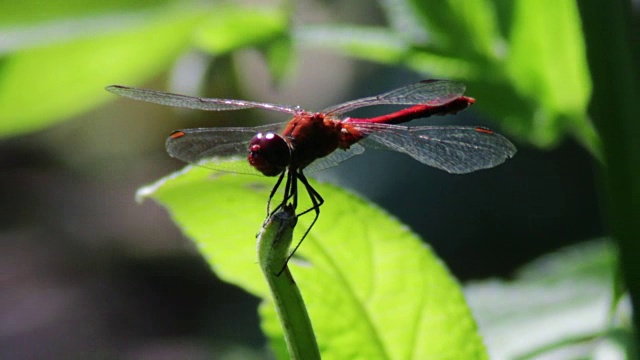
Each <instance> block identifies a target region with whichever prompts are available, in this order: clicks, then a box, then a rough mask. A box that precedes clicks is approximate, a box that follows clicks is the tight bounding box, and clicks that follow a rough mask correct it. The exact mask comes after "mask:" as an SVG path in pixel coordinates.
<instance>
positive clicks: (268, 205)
mask: <svg viewBox="0 0 640 360" xmlns="http://www.w3.org/2000/svg"><path fill="white" fill-rule="evenodd" d="M284 173H285V172H284V171H283V172H282V173H281V174H280V176H278V181H276V184H275V185H274V186H273V189H271V193H269V201H267V217H269V215H271V211H270V208H271V200H272V199H273V197H274V196H275V194H276V191H278V188H279V187H280V184H282V179H283V178H284ZM287 181H289V179H288V178H287ZM287 186H288V185H287ZM280 206H282V204H280V205H278V206H277V207H276V209H275V210H274V212H275V211H276V210H278V209H279V208H280Z"/></svg>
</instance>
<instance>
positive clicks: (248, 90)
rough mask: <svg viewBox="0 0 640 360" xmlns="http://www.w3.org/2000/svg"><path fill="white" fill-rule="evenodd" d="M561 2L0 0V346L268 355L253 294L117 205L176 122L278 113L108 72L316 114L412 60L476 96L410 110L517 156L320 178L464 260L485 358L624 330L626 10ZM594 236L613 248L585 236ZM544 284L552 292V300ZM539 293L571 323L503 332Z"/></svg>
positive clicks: (391, 81)
mask: <svg viewBox="0 0 640 360" xmlns="http://www.w3.org/2000/svg"><path fill="white" fill-rule="evenodd" d="M580 6H581V8H578V6H577V4H576V2H574V1H569V0H562V1H552V0H545V1H538V2H531V1H524V0H522V1H503V0H495V1H490V0H483V1H474V2H462V1H455V0H448V1H436V0H433V1H419V0H415V1H409V0H406V1H401V0H380V1H378V2H369V1H364V0H350V1H345V2H333V1H300V2H287V3H281V2H275V1H274V2H269V3H267V2H260V3H252V2H221V1H186V0H185V1H178V0H174V1H170V0H166V1H162V2H159V1H142V0H140V1H133V0H130V1H126V0H119V1H111V2H107V3H101V2H90V1H82V0H67V1H64V0H55V1H47V2H43V1H38V0H27V1H22V2H16V3H9V2H5V3H2V4H0V136H2V139H1V140H0V154H1V157H0V166H1V167H2V171H1V173H0V182H1V183H2V186H3V188H4V189H5V190H4V191H2V192H1V193H0V194H1V195H0V196H1V197H2V198H1V201H0V204H2V205H1V207H0V209H1V211H2V215H3V216H2V225H3V226H2V230H1V231H0V246H2V251H0V257H1V259H0V264H2V266H3V269H2V272H0V273H1V274H2V280H1V282H2V288H3V291H2V292H3V297H2V299H0V318H2V319H3V321H2V334H1V335H0V354H1V355H2V356H1V357H2V358H42V357H49V358H69V357H77V355H78V354H84V355H86V356H88V357H99V358H116V357H117V358H141V357H150V358H221V359H222V358H225V359H226V358H234V357H235V358H251V357H253V358H263V357H264V354H265V352H266V351H267V350H266V349H265V346H266V345H265V343H264V342H265V340H264V338H263V336H262V335H261V333H260V332H259V327H258V318H257V315H256V305H257V300H256V299H254V298H252V297H250V296H249V295H247V294H246V293H244V292H243V291H242V290H240V289H236V288H233V287H231V286H229V285H226V284H224V283H222V282H220V281H217V280H216V279H215V277H214V276H212V274H211V272H210V270H209V269H208V267H207V265H206V264H205V263H204V261H203V260H202V259H201V258H200V256H199V255H198V253H197V252H196V250H195V249H194V247H193V245H192V244H191V243H190V242H189V240H187V239H185V238H184V237H183V236H182V235H181V233H180V231H179V230H178V229H177V228H176V227H175V226H174V225H173V224H172V223H171V222H170V220H169V218H168V216H167V215H166V213H165V212H164V211H163V210H162V209H161V208H159V207H158V206H156V205H155V204H153V203H151V202H146V203H143V204H142V205H139V204H137V203H135V201H134V194H135V191H136V189H137V188H139V187H140V186H142V185H144V184H148V183H151V182H153V181H154V180H156V179H158V178H160V177H161V176H164V175H166V174H168V173H170V172H172V171H175V170H177V169H180V168H181V167H182V166H183V164H181V163H179V162H178V161H175V160H173V159H170V158H169V157H168V156H167V155H166V153H165V152H164V146H163V144H164V140H165V138H166V136H167V135H168V134H169V133H170V132H171V131H172V130H174V129H177V128H187V127H203V126H245V125H246V126H248V125H255V124H258V123H263V122H272V121H285V120H287V119H286V117H284V118H283V117H282V116H279V115H278V114H271V113H264V112H259V111H251V110H250V111H243V112H231V113H216V114H211V113H205V112H195V111H185V110H182V109H169V108H165V107H161V106H156V105H151V104H145V103H138V102H134V101H129V100H124V99H118V98H116V97H115V96H114V95H112V94H109V93H107V92H106V91H104V87H105V86H107V85H111V84H122V85H129V86H140V87H146V88H153V89H158V90H165V91H172V92H177V93H183V94H190V95H199V96H205V97H223V98H242V99H249V100H255V101H264V102H274V103H283V104H291V105H300V106H302V107H303V108H306V109H309V110H318V109H322V108H323V107H325V106H329V105H333V104H335V103H339V102H342V101H346V100H350V99H353V98H357V97H362V96H369V95H373V94H376V93H379V92H383V91H386V90H388V89H391V88H394V87H398V86H402V85H404V84H407V83H411V82H415V81H418V80H421V79H425V78H449V79H454V80H459V81H462V82H464V83H465V84H467V86H468V90H467V95H469V96H471V97H474V98H476V100H477V103H476V104H475V105H474V106H473V107H472V108H470V109H469V110H467V111H465V112H464V113H461V114H459V115H458V116H456V117H450V116H449V117H443V118H438V119H429V120H428V121H426V120H419V121H416V123H418V124H426V123H429V124H432V123H439V124H452V123H455V124H473V125H483V126H490V127H492V128H494V129H496V130H498V131H500V132H501V133H502V134H504V135H505V136H507V137H508V138H510V139H511V140H512V141H513V142H514V143H515V144H516V146H517V147H518V153H517V154H516V156H515V158H514V159H511V160H509V161H507V162H506V163H505V164H504V165H501V166H499V167H497V168H495V169H491V170H487V171H481V172H478V173H473V174H469V175H465V176H456V175H450V174H447V173H444V172H441V171H438V170H435V169H431V168H428V167H426V166H423V165H421V164H419V163H417V162H415V161H413V160H412V159H410V158H408V157H405V156H402V155H399V154H390V153H383V152H377V151H368V152H367V153H365V154H364V155H362V156H359V157H358V158H356V159H352V160H349V163H348V165H347V166H344V165H343V166H340V167H337V168H333V169H330V170H327V171H324V172H321V173H319V174H318V175H317V178H319V179H321V180H325V181H328V182H331V183H335V184H338V185H341V186H344V187H346V188H348V189H351V190H352V191H355V192H357V193H359V194H362V195H363V196H365V197H366V198H368V199H370V200H371V201H373V202H375V203H376V204H378V205H380V206H381V207H383V208H385V209H386V210H387V211H389V212H390V213H391V214H393V215H394V216H396V217H398V218H399V219H400V220H401V221H403V222H404V223H406V224H407V225H408V226H410V227H411V228H412V229H413V230H414V231H415V232H417V233H418V234H420V235H421V236H422V237H423V238H424V239H425V241H427V242H428V243H429V244H431V246H432V247H433V248H434V249H435V251H436V252H437V253H438V254H439V255H440V256H441V257H442V259H443V260H444V262H445V263H446V264H447V266H448V267H449V268H450V269H451V270H452V272H453V273H454V274H456V276H457V277H458V278H459V279H461V280H462V281H467V280H473V283H472V285H470V286H469V293H468V296H469V302H470V303H471V305H472V308H474V309H475V310H476V316H477V317H478V320H479V322H480V325H481V331H484V334H485V335H486V342H487V343H488V346H489V349H490V352H491V353H492V355H494V357H496V358H512V357H513V356H515V355H522V354H527V353H532V352H535V349H539V348H544V346H550V345H549V344H554V343H561V345H557V346H556V348H563V347H564V346H566V345H567V344H566V343H562V340H563V339H572V341H569V344H570V345H574V344H580V345H585V344H587V345H590V346H586V350H584V349H583V351H584V352H582V353H579V354H585V353H586V354H591V353H593V352H594V351H596V348H597V347H596V346H595V345H594V343H595V342H596V340H597V339H600V338H601V337H602V336H605V337H609V338H616V339H618V338H626V339H628V336H629V332H628V329H629V327H628V323H626V326H621V327H620V328H621V329H623V330H622V334H623V335H624V336H617V337H616V336H614V335H611V334H620V328H618V327H617V325H616V326H614V328H615V331H609V330H608V329H611V324H610V323H609V322H608V319H609V317H608V311H609V307H611V308H616V306H614V305H611V303H612V302H615V301H617V300H618V299H619V298H620V297H619V296H620V295H621V294H622V293H621V292H615V291H614V290H613V289H614V286H613V285H612V284H614V281H613V280H612V278H613V273H614V271H613V269H615V268H616V267H615V266H616V256H615V253H616V249H621V253H622V254H623V256H622V260H623V262H622V266H621V268H622V269H623V270H624V272H625V274H626V278H627V280H628V285H629V288H630V289H631V295H632V298H633V294H634V293H635V286H636V285H637V284H638V279H639V278H640V276H639V275H638V274H640V272H638V271H636V269H635V267H636V265H634V264H635V263H636V262H635V261H634V259H635V255H636V254H637V253H636V250H637V248H636V246H637V245H635V241H633V240H634V239H637V238H638V237H637V236H638V235H640V233H638V229H637V226H634V225H633V224H634V223H640V221H638V222H636V221H635V220H638V219H637V218H638V216H639V215H638V214H640V209H638V206H640V205H638V203H639V202H638V201H637V200H638V194H639V193H640V192H637V191H635V190H639V189H640V188H639V185H638V181H639V180H638V179H639V176H638V171H640V170H638V169H640V166H638V167H636V166H635V165H637V164H638V157H639V156H640V149H638V145H637V143H638V142H637V141H635V139H636V137H634V136H635V135H639V134H638V125H637V124H634V121H635V120H637V119H638V116H637V115H638V113H637V111H636V110H635V109H633V108H632V107H631V106H630V105H629V104H632V103H633V102H632V101H631V100H630V99H635V98H634V94H635V95H637V84H638V83H639V82H638V81H637V80H638V79H637V73H636V70H635V69H637V65H638V63H637V49H636V48H633V47H631V46H630V44H632V43H633V41H634V39H635V40H636V41H637V33H638V32H637V31H636V32H635V33H634V32H631V31H630V30H631V29H633V28H634V27H633V26H635V24H637V18H638V7H637V5H636V6H635V7H633V5H632V3H631V2H624V1H615V2H611V3H609V4H607V5H601V4H598V2H596V1H593V2H591V1H585V2H583V3H581V4H580ZM599 6H602V8H599ZM598 17H599V19H598ZM595 19H598V20H597V21H596V20H595ZM635 29H636V30H637V26H636V27H635ZM616 31H617V32H616ZM603 33H604V34H605V35H602V34H603ZM585 34H586V35H587V36H585ZM630 34H631V35H630ZM634 34H635V35H634ZM598 35H601V36H603V38H598V37H597V36H598ZM633 36H635V38H634V37H633ZM603 44H604V45H603ZM635 44H637V42H635ZM621 49H622V50H621ZM634 59H635V61H634ZM589 64H590V65H591V66H589ZM612 69H613V70H612ZM602 74H605V75H602ZM592 95H593V98H592ZM593 99H595V100H593ZM590 103H591V105H592V107H591V109H589V105H590ZM379 111H380V109H377V108H374V109H363V110H362V112H359V113H358V114H359V115H363V116H366V115H373V114H378V113H379ZM632 120H633V121H632ZM594 124H595V125H594ZM603 169H604V171H602V170H603ZM314 177H315V176H314ZM607 184H608V185H607ZM212 206H219V207H224V204H212ZM259 206H262V205H259ZM605 224H608V225H610V227H608V228H607V229H610V230H605ZM256 230H257V229H256ZM611 234H613V235H615V238H616V239H617V240H618V241H619V242H618V243H617V245H616V243H612V242H611V241H609V240H602V238H607V239H608V237H609V236H610V235H611ZM596 238H597V239H600V240H597V242H596V245H594V243H592V242H590V243H589V244H588V245H586V247H585V248H582V247H579V248H577V249H578V250H574V251H576V252H577V254H583V255H584V254H586V255H584V256H578V255H574V256H565V255H563V254H565V253H564V252H561V253H560V254H559V255H558V254H556V255H553V256H552V259H554V260H550V262H547V264H549V263H550V264H555V265H546V266H545V265H540V266H535V265H534V266H533V268H535V269H537V270H536V271H537V272H536V274H538V275H536V276H531V275H530V276H527V275H526V274H528V272H527V271H520V272H517V270H516V269H518V268H520V267H521V266H522V265H523V264H525V263H527V262H529V261H531V260H532V259H534V258H537V257H539V256H541V255H544V254H548V253H551V252H554V251H556V250H557V249H560V248H562V247H564V246H566V245H570V244H580V243H585V242H586V241H588V240H592V239H596ZM247 246H254V244H252V243H251V244H247ZM585 249H586V250H585ZM572 254H574V253H573V252H572ZM354 256H356V255H354ZM567 259H570V260H567ZM543 263H544V262H543ZM563 263H564V264H565V265H566V269H564V270H562V271H561V270H558V274H562V276H560V275H557V274H556V276H557V277H555V278H554V277H553V276H552V275H549V276H550V278H549V279H548V280H549V281H548V282H547V283H545V284H536V286H532V285H531V284H532V282H535V279H537V280H538V281H539V282H542V281H540V279H541V278H542V279H546V278H545V276H542V275H540V272H542V273H543V274H544V269H545V267H546V268H547V269H549V268H551V269H557V268H556V267H554V266H559V265H557V264H563ZM639 264H640V263H639ZM574 265H575V266H574ZM638 266H640V265H638ZM572 269H574V270H575V269H578V270H575V271H574V270H572ZM594 273H596V275H594ZM523 274H524V275H523ZM547 275H548V274H547ZM565 275H566V277H564V276H565ZM558 277H562V279H563V281H564V282H560V281H559V280H558ZM487 278H493V279H494V280H489V281H487V280H484V279H487ZM496 278H503V279H507V280H495V279H496ZM567 279H571V281H568V280H567ZM616 279H618V280H619V279H620V278H619V277H618V278H616ZM480 280H483V281H480ZM510 280H514V281H515V284H520V285H521V286H532V288H531V289H535V294H536V296H532V297H531V298H532V299H535V300H540V302H537V303H536V306H540V308H539V309H541V310H540V311H539V312H531V311H528V310H530V309H531V308H532V307H533V308H536V307H534V306H532V305H531V304H524V303H522V302H521V301H519V300H518V299H522V298H523V297H525V296H523V292H522V288H520V290H518V289H515V290H514V288H517V287H518V286H514V284H513V283H509V282H508V281H510ZM578 280H580V281H578ZM582 280H584V282H585V284H587V285H588V286H587V285H585V286H586V287H585V288H581V289H582V290H580V291H579V290H576V291H573V292H572V291H570V290H571V289H569V290H568V292H569V293H570V294H568V295H567V296H566V297H563V298H560V299H558V298H556V297H554V296H553V295H554V294H555V295H557V294H558V288H557V287H555V286H557V285H558V284H559V283H562V284H563V287H562V288H563V289H566V287H567V286H569V288H571V286H570V285H571V284H574V285H575V284H577V283H580V284H582V282H581V281H582ZM520 281H521V282H520ZM554 281H555V282H554ZM550 283H552V284H553V286H551V285H549V284H550ZM537 285H540V286H539V287H538V286H537ZM491 288H493V289H494V292H493V293H490V292H488V291H489V290H487V289H491ZM593 293H596V294H598V295H601V296H593V298H592V299H591V300H593V301H592V302H588V301H587V304H586V305H585V306H586V308H585V310H584V311H586V312H588V313H590V314H597V315H598V316H596V319H593V320H592V321H591V322H589V321H588V319H586V318H585V317H580V316H579V315H575V312H572V311H574V310H575V309H576V306H575V301H576V299H582V300H584V298H585V297H589V296H588V295H585V294H593ZM492 296H493V297H492ZM538 296H539V297H540V298H538ZM545 298H547V299H553V301H550V302H551V303H552V305H557V307H555V308H553V309H554V310H553V311H550V310H549V309H550V304H547V305H548V306H547V307H545V306H543V305H544V301H543V300H544V299H545ZM478 299H481V300H482V299H484V300H485V301H481V300H478ZM496 299H497V300H496ZM614 300H615V301H614ZM507 303H508V304H512V305H513V309H514V310H513V311H514V316H513V317H514V318H518V319H519V320H518V322H514V323H508V322H505V323H503V324H502V325H503V326H504V327H503V328H501V329H499V331H498V330H496V328H495V326H494V327H493V328H491V323H492V322H494V323H495V319H496V318H492V317H491V314H492V313H491V311H498V310H499V309H500V308H501V307H502V308H503V309H505V308H506V305H505V304H507ZM487 304H490V305H492V306H488V305H487ZM560 305H562V306H560ZM583 305H584V304H583ZM587 305H588V306H587ZM627 306H628V303H627ZM536 309H537V308H536ZM555 311H557V312H555ZM527 312H528V313H529V319H527V318H526V316H525V317H523V316H522V313H527ZM545 312H546V313H547V314H548V313H552V314H554V315H557V314H572V315H574V316H572V318H573V320H567V322H563V324H566V323H569V324H571V325H572V326H573V327H571V326H569V327H570V328H571V329H573V328H576V330H575V331H566V332H560V333H559V334H556V335H555V337H553V338H550V339H548V338H545V337H544V336H542V335H541V334H544V333H545V330H544V329H542V330H540V329H537V330H536V329H533V330H531V331H530V332H527V334H529V335H528V336H525V337H526V338H527V339H528V340H529V341H524V342H523V340H522V339H516V340H513V339H512V340H511V341H508V340H509V339H507V337H506V335H505V334H508V333H509V332H511V331H514V329H515V328H517V329H519V330H523V329H527V326H528V325H531V324H533V323H534V322H535V321H534V320H535V318H537V317H538V316H539V314H540V313H545ZM496 316H497V315H496ZM497 318H500V317H497ZM623 318H625V319H627V321H629V318H630V317H629V315H628V314H627V316H626V317H623ZM483 319H484V320H483ZM487 319H488V320H487ZM523 319H524V320H523ZM556 319H558V318H557V317H556ZM575 319H579V320H584V321H585V322H586V323H580V322H578V323H572V322H571V321H575ZM525 320H527V321H525ZM558 321H560V320H558ZM563 321H564V320H563ZM531 328H534V326H531ZM496 334H498V335H496ZM567 341H568V340H567ZM519 343H521V344H520V345H514V344H519ZM622 343H625V342H624V341H622ZM505 344H506V345H505ZM554 349H555V348H554ZM561 358H562V357H561Z"/></svg>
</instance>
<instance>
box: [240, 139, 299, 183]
mask: <svg viewBox="0 0 640 360" xmlns="http://www.w3.org/2000/svg"><path fill="white" fill-rule="evenodd" d="M247 160H249V164H251V166H253V167H254V168H256V170H258V171H260V172H261V173H263V174H264V175H266V176H276V175H278V174H280V173H281V172H283V171H284V170H285V169H286V168H287V166H288V165H289V161H290V160H291V149H290V148H289V144H287V142H286V141H285V140H284V139H283V138H282V137H281V136H280V135H278V134H274V133H272V132H268V133H266V134H263V133H257V134H256V135H255V136H254V137H253V139H251V142H250V143H249V157H248V158H247Z"/></svg>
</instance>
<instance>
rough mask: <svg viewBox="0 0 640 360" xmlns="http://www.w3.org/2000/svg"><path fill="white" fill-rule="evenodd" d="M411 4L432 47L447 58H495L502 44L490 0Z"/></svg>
mask: <svg viewBox="0 0 640 360" xmlns="http://www.w3.org/2000/svg"><path fill="white" fill-rule="evenodd" d="M411 4H412V5H413V7H414V8H415V9H416V11H417V13H418V14H419V17H420V18H421V19H422V20H423V22H424V24H425V28H426V29H428V30H429V31H430V35H431V36H432V37H433V39H432V45H433V46H434V47H436V48H438V49H440V50H442V51H444V52H445V53H446V54H447V55H449V56H452V55H455V54H457V55H459V56H462V57H467V58H472V59H476V61H481V62H484V60H483V59H491V58H494V57H495V56H496V54H497V50H498V46H499V45H500V40H501V39H500V38H499V29H498V23H497V20H496V14H495V9H494V7H493V3H492V2H491V1H489V0H479V1H464V0H430V1H429V0H428V1H424V0H413V1H411Z"/></svg>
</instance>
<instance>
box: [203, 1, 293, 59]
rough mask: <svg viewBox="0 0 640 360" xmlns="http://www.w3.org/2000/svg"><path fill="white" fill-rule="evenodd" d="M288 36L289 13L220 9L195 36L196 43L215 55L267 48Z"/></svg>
mask: <svg viewBox="0 0 640 360" xmlns="http://www.w3.org/2000/svg"><path fill="white" fill-rule="evenodd" d="M287 33H288V13H287V12H286V11H284V10H279V9H259V8H255V7H251V8H250V7H239V6H219V7H216V10H215V11H213V12H211V13H210V14H209V15H208V16H207V18H206V19H205V21H204V22H203V23H202V25H201V26H200V27H199V28H198V31H197V32H196V34H195V38H194V44H195V45H196V46H199V47H201V48H202V49H204V50H206V51H209V52H211V53H213V54H215V55H219V54H224V53H226V52H229V51H232V50H235V49H238V48H241V47H249V46H260V45H264V44H266V43H268V42H270V41H272V40H274V39H280V38H282V37H283V36H284V35H286V34H287Z"/></svg>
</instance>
